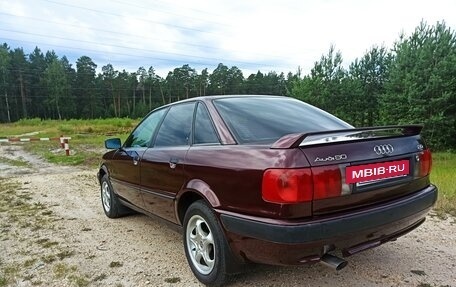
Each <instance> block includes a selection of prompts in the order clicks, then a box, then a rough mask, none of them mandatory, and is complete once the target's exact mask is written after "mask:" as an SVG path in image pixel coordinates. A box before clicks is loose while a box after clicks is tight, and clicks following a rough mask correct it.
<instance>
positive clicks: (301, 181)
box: [261, 168, 313, 203]
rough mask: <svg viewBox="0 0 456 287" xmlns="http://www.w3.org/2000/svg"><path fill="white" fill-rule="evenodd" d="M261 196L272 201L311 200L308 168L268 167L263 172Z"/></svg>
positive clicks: (310, 180)
mask: <svg viewBox="0 0 456 287" xmlns="http://www.w3.org/2000/svg"><path fill="white" fill-rule="evenodd" d="M261 189H262V190H261V191H262V196H263V199H264V200H265V201H269V202H274V203H297V202H305V201H312V194H313V187H312V173H311V171H310V169H306V168H303V169H268V170H266V171H265V172H264V174H263V183H262V188H261Z"/></svg>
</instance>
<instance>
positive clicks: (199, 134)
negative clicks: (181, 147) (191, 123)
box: [193, 103, 219, 144]
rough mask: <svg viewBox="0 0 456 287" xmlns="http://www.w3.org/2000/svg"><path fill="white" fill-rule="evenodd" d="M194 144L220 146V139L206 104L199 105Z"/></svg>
mask: <svg viewBox="0 0 456 287" xmlns="http://www.w3.org/2000/svg"><path fill="white" fill-rule="evenodd" d="M193 143H194V144H218V143H219V139H218V137H217V133H216V132H215V129H214V125H213V124H212V121H211V118H210V116H209V112H208V111H207V108H206V107H205V106H204V104H202V103H199V104H198V108H197V109H196V115H195V134H194V137H193Z"/></svg>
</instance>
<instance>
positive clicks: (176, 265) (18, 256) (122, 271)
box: [0, 145, 456, 287]
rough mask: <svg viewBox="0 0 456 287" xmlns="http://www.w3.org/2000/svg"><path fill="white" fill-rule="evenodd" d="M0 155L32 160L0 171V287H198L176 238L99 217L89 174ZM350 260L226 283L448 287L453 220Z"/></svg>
mask: <svg viewBox="0 0 456 287" xmlns="http://www.w3.org/2000/svg"><path fill="white" fill-rule="evenodd" d="M0 155H1V156H2V157H10V158H15V159H17V158H22V159H24V160H26V161H28V162H29V163H30V164H29V166H26V167H11V166H8V165H7V164H0V178H3V180H1V182H2V186H5V185H12V187H11V188H9V189H2V190H0V195H1V196H2V198H3V201H0V231H1V233H0V286H59V287H62V286H117V287H121V286H124V287H127V286H200V284H199V283H198V281H197V280H196V278H195V277H194V276H193V274H192V273H191V271H190V268H189V267H188V265H187V262H186V259H185V255H184V250H183V244H182V238H181V235H180V234H178V233H176V232H175V231H173V230H172V229H171V228H170V227H169V226H167V225H164V224H162V223H160V222H158V221H157V220H154V219H151V218H148V217H146V216H144V215H132V216H128V217H124V218H120V219H114V220H113V219H109V218H107V217H106V216H105V215H104V213H103V210H102V207H101V203H100V199H99V186H98V182H97V180H96V170H83V169H80V168H73V167H61V166H54V165H51V164H48V163H45V162H43V160H41V159H39V158H37V157H34V156H31V155H29V154H27V153H25V152H24V151H23V150H22V149H21V146H20V145H0ZM1 193H3V194H1ZM2 205H3V206H2ZM5 206H6V207H5ZM348 261H349V265H348V266H347V267H346V268H345V269H343V270H341V271H334V270H332V269H329V268H328V267H325V266H323V265H320V264H317V265H312V266H299V267H274V266H255V267H253V268H251V269H249V270H248V271H246V273H244V274H240V275H236V276H235V277H234V278H233V279H232V282H230V283H229V284H228V285H227V286H420V287H425V286H438V287H441V286H456V220H455V218H448V219H446V220H441V219H438V218H436V217H433V216H430V217H428V220H427V221H426V222H425V223H424V224H423V225H422V226H421V227H420V228H419V229H417V230H415V231H414V232H412V233H410V234H408V235H406V236H404V237H402V238H400V239H398V240H397V241H396V242H392V243H388V244H385V245H383V246H381V247H379V248H376V249H373V250H369V251H366V252H363V253H361V254H357V255H354V256H352V257H350V258H349V259H348ZM2 283H3V285H2Z"/></svg>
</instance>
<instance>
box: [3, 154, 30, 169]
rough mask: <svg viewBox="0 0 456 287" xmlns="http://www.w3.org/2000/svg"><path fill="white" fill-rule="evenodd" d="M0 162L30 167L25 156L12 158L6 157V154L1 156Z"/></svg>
mask: <svg viewBox="0 0 456 287" xmlns="http://www.w3.org/2000/svg"><path fill="white" fill-rule="evenodd" d="M0 163H5V164H7V165H11V166H15V167H29V166H30V164H29V163H28V162H27V161H26V160H24V159H23V158H18V159H12V158H7V157H4V156H0Z"/></svg>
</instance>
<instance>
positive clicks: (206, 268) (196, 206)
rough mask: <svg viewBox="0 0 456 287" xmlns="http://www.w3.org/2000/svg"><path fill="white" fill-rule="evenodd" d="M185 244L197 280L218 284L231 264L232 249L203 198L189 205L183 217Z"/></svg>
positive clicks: (221, 281)
mask: <svg viewBox="0 0 456 287" xmlns="http://www.w3.org/2000/svg"><path fill="white" fill-rule="evenodd" d="M184 247H185V255H186V257H187V261H188V263H189V265H190V268H191V269H192V271H193V274H195V276H196V278H198V280H199V281H201V282H202V283H204V284H206V285H211V286H220V285H222V284H223V283H225V281H226V279H227V272H228V268H227V266H230V265H232V264H233V259H232V255H231V250H230V248H229V246H228V244H227V242H226V239H225V235H224V234H223V232H222V230H221V228H220V226H219V224H218V221H217V219H216V217H215V215H214V213H213V212H212V210H211V209H210V208H209V207H208V206H207V205H206V204H205V203H204V202H203V201H202V200H199V201H196V202H194V203H193V204H192V205H190V207H189V208H188V210H187V212H186V213H185V218H184Z"/></svg>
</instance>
